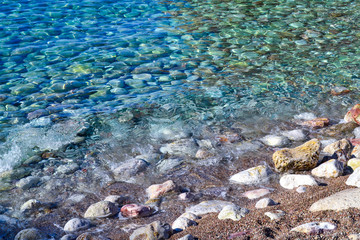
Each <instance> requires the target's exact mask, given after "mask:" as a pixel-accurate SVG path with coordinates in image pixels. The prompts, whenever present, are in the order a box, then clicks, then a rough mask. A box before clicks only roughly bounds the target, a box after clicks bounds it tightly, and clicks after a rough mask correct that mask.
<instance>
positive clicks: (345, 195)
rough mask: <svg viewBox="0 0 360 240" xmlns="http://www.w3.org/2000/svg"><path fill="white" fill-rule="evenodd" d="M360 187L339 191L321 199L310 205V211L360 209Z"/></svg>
mask: <svg viewBox="0 0 360 240" xmlns="http://www.w3.org/2000/svg"><path fill="white" fill-rule="evenodd" d="M359 199H360V188H351V189H346V190H343V191H341V192H337V193H335V194H333V195H330V196H329V197H326V198H323V199H320V200H319V201H317V202H315V203H313V204H312V205H311V207H310V209H309V210H310V211H312V212H316V211H326V210H335V211H340V210H345V209H349V208H357V209H360V201H359Z"/></svg>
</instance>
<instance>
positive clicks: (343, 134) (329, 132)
mask: <svg viewBox="0 0 360 240" xmlns="http://www.w3.org/2000/svg"><path fill="white" fill-rule="evenodd" d="M358 126H359V125H357V124H356V123H354V122H348V123H339V124H336V125H333V126H330V127H328V128H324V129H321V131H320V134H322V135H325V136H329V137H336V138H337V139H339V138H349V136H353V133H352V132H353V131H354V129H355V128H356V127H358Z"/></svg>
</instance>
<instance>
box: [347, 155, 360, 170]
mask: <svg viewBox="0 0 360 240" xmlns="http://www.w3.org/2000/svg"><path fill="white" fill-rule="evenodd" d="M347 166H349V167H351V168H352V170H354V171H355V169H357V168H358V167H360V158H352V159H350V160H349V161H348V162H347Z"/></svg>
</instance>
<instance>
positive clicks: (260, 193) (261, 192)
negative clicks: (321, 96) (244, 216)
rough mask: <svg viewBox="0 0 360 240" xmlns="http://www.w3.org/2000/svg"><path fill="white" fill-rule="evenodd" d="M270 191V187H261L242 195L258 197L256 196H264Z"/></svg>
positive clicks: (252, 197) (250, 197)
mask: <svg viewBox="0 0 360 240" xmlns="http://www.w3.org/2000/svg"><path fill="white" fill-rule="evenodd" d="M269 193H270V190H269V189H266V188H260V189H255V190H250V191H247V192H244V193H243V194H242V195H243V196H244V197H246V198H248V199H256V198H260V197H263V196H265V195H267V194H269Z"/></svg>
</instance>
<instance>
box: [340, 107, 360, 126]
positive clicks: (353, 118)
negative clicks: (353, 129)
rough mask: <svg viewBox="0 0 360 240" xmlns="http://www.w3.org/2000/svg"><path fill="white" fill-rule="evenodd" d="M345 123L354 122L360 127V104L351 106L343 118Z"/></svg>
mask: <svg viewBox="0 0 360 240" xmlns="http://www.w3.org/2000/svg"><path fill="white" fill-rule="evenodd" d="M344 120H345V122H354V123H356V124H359V125H360V104H356V105H355V106H353V107H352V108H351V109H350V110H349V111H348V112H347V113H346V114H345V117H344Z"/></svg>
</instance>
